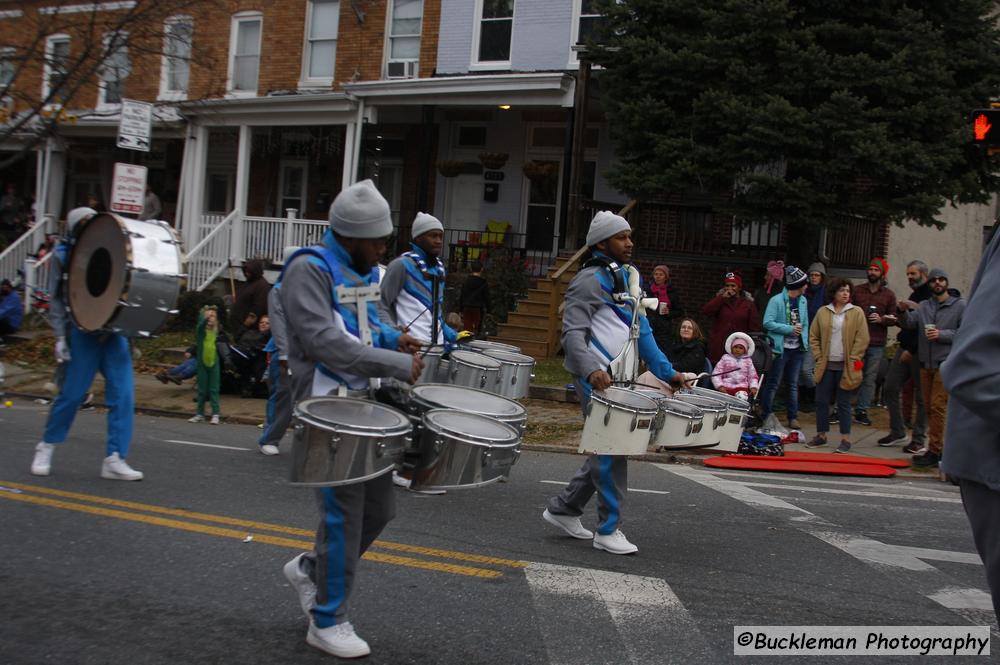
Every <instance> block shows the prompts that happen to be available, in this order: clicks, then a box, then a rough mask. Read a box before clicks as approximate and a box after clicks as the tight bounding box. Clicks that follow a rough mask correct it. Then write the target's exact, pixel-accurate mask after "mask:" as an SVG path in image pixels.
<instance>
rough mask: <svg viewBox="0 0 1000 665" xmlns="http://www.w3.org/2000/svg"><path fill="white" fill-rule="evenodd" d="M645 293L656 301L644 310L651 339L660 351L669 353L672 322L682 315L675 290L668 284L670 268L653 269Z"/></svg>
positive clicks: (679, 301) (678, 297)
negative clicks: (650, 329) (650, 331)
mask: <svg viewBox="0 0 1000 665" xmlns="http://www.w3.org/2000/svg"><path fill="white" fill-rule="evenodd" d="M646 293H647V294H648V295H649V296H650V297H652V298H656V300H657V303H656V306H655V307H651V308H647V309H646V319H647V320H648V321H649V327H650V328H652V330H653V339H655V340H656V345H657V346H658V347H660V350H661V351H663V352H664V353H669V350H670V347H671V345H672V334H671V333H672V330H671V326H672V325H673V323H672V322H673V321H674V320H675V319H676V318H677V317H680V316H682V315H683V313H684V308H683V307H681V298H680V295H679V294H678V292H677V288H676V287H675V286H674V285H673V284H671V282H670V268H668V267H667V266H665V265H658V266H656V267H655V268H653V278H652V280H650V282H649V284H648V285H647V286H646Z"/></svg>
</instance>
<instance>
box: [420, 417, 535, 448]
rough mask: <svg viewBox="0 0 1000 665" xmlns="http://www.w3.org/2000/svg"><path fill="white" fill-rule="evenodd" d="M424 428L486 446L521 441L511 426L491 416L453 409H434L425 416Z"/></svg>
mask: <svg viewBox="0 0 1000 665" xmlns="http://www.w3.org/2000/svg"><path fill="white" fill-rule="evenodd" d="M424 426H425V427H426V428H427V429H429V430H431V431H432V432H434V433H436V434H441V435H444V436H447V437H451V438H455V439H459V440H462V441H474V442H476V443H485V444H498V445H504V444H513V443H517V441H518V440H519V437H518V434H517V432H516V431H515V430H514V428H513V427H511V426H510V425H506V424H504V423H502V422H500V421H499V420H495V419H493V418H490V417H489V416H480V415H477V414H475V413H464V412H462V411H453V410H451V409H432V410H430V411H428V412H427V413H425V414H424Z"/></svg>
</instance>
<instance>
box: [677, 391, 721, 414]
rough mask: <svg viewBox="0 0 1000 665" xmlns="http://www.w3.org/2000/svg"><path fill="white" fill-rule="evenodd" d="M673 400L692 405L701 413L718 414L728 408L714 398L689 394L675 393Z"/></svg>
mask: <svg viewBox="0 0 1000 665" xmlns="http://www.w3.org/2000/svg"><path fill="white" fill-rule="evenodd" d="M674 399H678V400H681V401H682V402H687V403H688V404H693V405H694V406H696V407H698V408H699V409H701V410H702V411H714V412H716V413H718V412H719V411H725V410H726V409H727V408H728V407H727V406H726V403H725V402H723V401H722V400H718V399H715V398H714V397H703V396H701V395H692V394H691V393H677V394H676V395H674Z"/></svg>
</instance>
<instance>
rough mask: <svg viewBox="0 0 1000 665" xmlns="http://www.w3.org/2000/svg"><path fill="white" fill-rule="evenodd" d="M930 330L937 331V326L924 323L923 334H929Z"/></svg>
mask: <svg viewBox="0 0 1000 665" xmlns="http://www.w3.org/2000/svg"><path fill="white" fill-rule="evenodd" d="M932 330H937V324H934V323H925V324H924V332H930V331H932Z"/></svg>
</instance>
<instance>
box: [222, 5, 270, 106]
mask: <svg viewBox="0 0 1000 665" xmlns="http://www.w3.org/2000/svg"><path fill="white" fill-rule="evenodd" d="M263 23H264V18H263V16H261V14H260V13H259V12H253V13H245V14H236V15H235V16H233V25H232V30H231V31H230V33H229V92H230V93H231V94H235V95H255V94H257V76H258V73H259V72H260V36H261V29H262V27H263Z"/></svg>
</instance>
